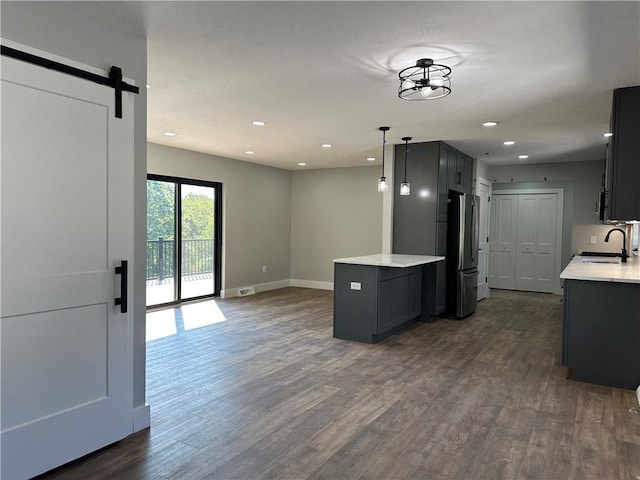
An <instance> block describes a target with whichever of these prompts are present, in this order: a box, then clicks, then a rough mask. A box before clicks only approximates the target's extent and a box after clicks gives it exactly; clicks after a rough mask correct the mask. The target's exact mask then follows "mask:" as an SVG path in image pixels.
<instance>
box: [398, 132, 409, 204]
mask: <svg viewBox="0 0 640 480" xmlns="http://www.w3.org/2000/svg"><path fill="white" fill-rule="evenodd" d="M409 140H411V137H402V141H403V142H404V181H403V182H402V183H401V184H400V195H405V196H406V195H411V185H410V184H409V182H407V154H408V153H409Z"/></svg>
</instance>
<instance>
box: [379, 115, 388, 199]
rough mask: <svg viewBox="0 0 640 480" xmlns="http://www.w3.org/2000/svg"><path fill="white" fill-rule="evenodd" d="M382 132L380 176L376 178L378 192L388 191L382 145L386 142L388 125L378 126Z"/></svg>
mask: <svg viewBox="0 0 640 480" xmlns="http://www.w3.org/2000/svg"><path fill="white" fill-rule="evenodd" d="M378 130H380V131H381V132H382V176H381V177H380V178H379V179H378V191H379V192H388V191H389V185H387V177H385V176H384V147H385V144H386V143H387V137H386V135H387V132H388V131H389V127H380V128H378Z"/></svg>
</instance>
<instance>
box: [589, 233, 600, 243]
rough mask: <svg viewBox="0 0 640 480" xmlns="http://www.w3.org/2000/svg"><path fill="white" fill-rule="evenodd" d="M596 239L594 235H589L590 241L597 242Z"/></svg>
mask: <svg viewBox="0 0 640 480" xmlns="http://www.w3.org/2000/svg"><path fill="white" fill-rule="evenodd" d="M597 242H598V239H597V237H596V236H595V235H591V243H597Z"/></svg>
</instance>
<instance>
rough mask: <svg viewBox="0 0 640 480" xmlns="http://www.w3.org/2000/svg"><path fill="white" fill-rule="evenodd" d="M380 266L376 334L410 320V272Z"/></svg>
mask: <svg viewBox="0 0 640 480" xmlns="http://www.w3.org/2000/svg"><path fill="white" fill-rule="evenodd" d="M378 268H379V270H378V321H377V322H376V328H375V333H376V335H380V334H382V333H384V332H386V331H387V330H391V329H392V328H393V327H397V326H398V325H402V324H403V323H405V322H406V321H407V320H409V275H408V272H407V271H405V270H404V269H399V268H391V267H387V268H385V267H378ZM419 314H420V313H419V312H418V315H419ZM416 316H417V315H416Z"/></svg>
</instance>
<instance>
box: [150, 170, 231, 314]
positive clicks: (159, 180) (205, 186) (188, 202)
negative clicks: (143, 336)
mask: <svg viewBox="0 0 640 480" xmlns="http://www.w3.org/2000/svg"><path fill="white" fill-rule="evenodd" d="M221 188H222V187H221V184H219V183H214V182H203V181H198V180H188V179H184V178H175V177H165V176H159V175H149V176H148V179H147V306H148V307H149V306H156V305H165V304H172V303H179V302H181V301H184V300H192V299H197V298H205V297H211V296H217V295H220V278H221V275H220V274H221V272H220V258H221V255H220V253H221V247H222V245H221V235H220V233H221V231H222V218H221V214H220V213H221V211H222V209H221V201H220V199H221Z"/></svg>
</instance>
